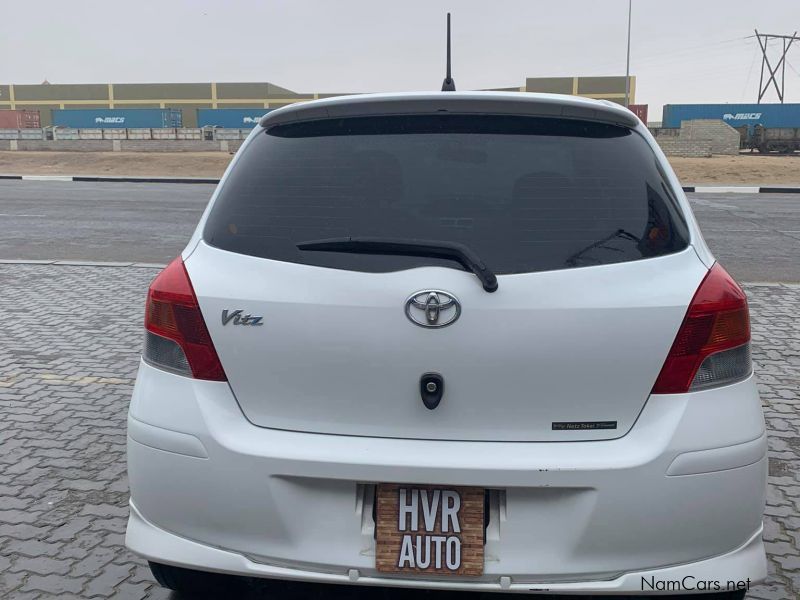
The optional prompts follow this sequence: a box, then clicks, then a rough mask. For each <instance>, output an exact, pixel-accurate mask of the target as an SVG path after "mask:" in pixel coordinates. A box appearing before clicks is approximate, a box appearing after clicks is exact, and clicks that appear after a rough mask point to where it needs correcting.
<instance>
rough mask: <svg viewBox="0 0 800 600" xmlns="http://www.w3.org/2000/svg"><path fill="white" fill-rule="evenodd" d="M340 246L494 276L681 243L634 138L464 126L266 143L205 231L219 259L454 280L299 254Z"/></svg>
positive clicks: (317, 124)
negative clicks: (415, 250) (424, 251)
mask: <svg viewBox="0 0 800 600" xmlns="http://www.w3.org/2000/svg"><path fill="white" fill-rule="evenodd" d="M348 236H369V237H380V238H394V239H396V238H406V239H424V240H446V241H455V242H460V243H462V244H466V245H467V246H469V247H470V248H472V249H473V250H474V251H475V252H477V253H478V255H479V256H480V257H481V258H482V259H483V260H484V261H485V262H486V264H487V265H488V266H489V268H491V269H492V270H494V271H495V272H496V273H498V274H503V273H524V272H532V271H545V270H552V269H563V268H571V267H582V266H591V265H599V264H610V263H618V262H625V261H631V260H638V259H642V258H649V257H653V256H659V255H663V254H669V253H672V252H677V251H679V250H682V249H684V248H685V247H686V246H687V240H688V233H687V229H686V224H685V222H684V220H683V217H682V215H681V213H680V211H679V209H678V207H677V204H676V202H675V199H674V198H673V197H672V196H671V192H670V190H669V187H668V185H667V184H666V183H665V181H664V179H663V177H662V173H661V171H660V169H659V167H658V164H657V162H656V158H655V156H654V154H653V152H652V151H651V150H650V148H649V147H648V145H647V143H646V142H645V140H644V139H643V138H642V137H641V136H640V135H639V134H637V133H635V132H632V131H631V130H629V129H625V128H622V127H617V126H614V125H605V124H598V123H587V122H582V121H574V120H561V119H549V118H531V117H508V116H472V115H470V116H466V115H432V116H429V115H420V116H391V117H365V118H348V119H331V120H322V121H312V122H305V123H294V124H285V125H278V126H275V127H273V128H271V129H269V130H267V131H264V132H261V133H259V134H257V136H256V138H255V139H254V140H252V142H251V143H250V145H249V146H248V147H247V148H246V149H245V151H244V153H243V155H242V156H241V157H240V158H239V161H238V164H237V165H236V167H235V169H234V170H233V171H232V173H231V176H230V177H229V178H228V180H227V181H226V182H225V184H224V185H223V187H222V189H221V190H220V194H219V197H218V198H217V200H216V203H215V204H214V207H213V209H212V211H211V214H210V216H209V219H208V222H207V224H206V227H205V231H204V239H205V240H206V241H207V242H208V243H209V244H211V245H213V246H216V247H218V248H222V249H224V250H229V251H232V252H237V253H241V254H248V255H252V256H258V257H263V258H270V259H275V260H281V261H289V262H295V263H304V264H309V265H318V266H325V267H333V268H339V269H348V270H359V271H372V272H380V271H395V270H400V269H407V268H412V267H418V266H423V265H445V266H449V267H454V268H460V267H459V266H458V265H457V264H455V263H452V262H448V261H446V260H443V259H433V258H420V257H403V256H374V255H355V254H339V253H333V252H310V251H300V250H298V249H297V248H296V244H298V243H300V242H306V241H312V240H320V239H327V238H340V237H348Z"/></svg>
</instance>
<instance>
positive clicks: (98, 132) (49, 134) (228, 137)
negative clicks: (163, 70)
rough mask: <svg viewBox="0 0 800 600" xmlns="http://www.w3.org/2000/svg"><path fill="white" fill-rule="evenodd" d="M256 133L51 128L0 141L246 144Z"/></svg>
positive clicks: (4, 135) (13, 132) (4, 133)
mask: <svg viewBox="0 0 800 600" xmlns="http://www.w3.org/2000/svg"><path fill="white" fill-rule="evenodd" d="M251 131H252V129H224V128H220V127H204V128H175V127H163V128H153V129H143V128H138V129H72V128H68V127H48V128H44V129H0V140H137V141H138V140H205V141H237V140H243V139H245V138H246V137H247V136H248V135H250V132H251Z"/></svg>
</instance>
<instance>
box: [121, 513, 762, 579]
mask: <svg viewBox="0 0 800 600" xmlns="http://www.w3.org/2000/svg"><path fill="white" fill-rule="evenodd" d="M125 541H126V544H127V546H128V548H130V549H131V550H132V551H133V552H136V553H137V554H139V555H141V556H143V557H145V558H147V559H149V560H154V561H157V562H161V563H167V564H175V565H179V566H191V567H193V568H195V569H199V570H201V571H202V570H204V571H215V572H220V573H234V574H237V575H246V576H249V577H268V578H272V579H284V580H290V581H311V582H316V583H330V584H346V585H371V586H382V587H407V586H408V585H409V581H408V579H403V578H399V577H384V576H381V577H374V576H369V575H364V574H362V573H361V572H360V571H359V570H358V569H348V570H347V571H346V572H333V573H332V572H324V571H312V570H308V569H299V568H291V567H282V566H279V565H269V564H264V563H260V562H254V561H252V560H250V559H248V558H247V557H246V556H243V555H241V554H236V553H234V552H228V551H226V550H220V549H219V548H214V547H212V546H208V545H204V544H198V543H197V542H193V541H191V540H187V539H186V538H182V537H179V536H177V535H174V534H172V533H169V532H167V531H164V530H163V529H159V528H158V527H156V526H155V525H153V524H152V523H149V522H148V521H147V520H146V519H145V518H144V517H142V515H141V514H140V513H139V511H138V510H137V509H136V506H135V505H133V504H131V516H130V520H129V521H128V531H127V535H126V538H125ZM156 549H157V551H156ZM766 569H767V565H766V558H765V557H764V545H763V543H762V541H761V529H760V528H759V530H758V531H756V532H755V533H754V534H753V536H752V537H751V538H750V539H749V540H748V541H747V542H746V543H745V544H743V545H742V546H740V547H739V548H736V549H735V550H733V551H732V552H729V553H727V554H724V555H722V556H716V557H714V558H710V559H707V560H701V561H698V562H695V563H692V564H687V565H678V566H674V567H668V568H664V569H652V570H648V571H637V572H634V573H625V574H623V575H620V576H619V577H616V578H614V579H610V580H602V579H601V580H596V581H575V582H561V583H544V584H541V583H535V582H517V581H514V580H513V579H512V578H511V577H500V578H494V580H493V581H480V582H458V581H448V580H438V581H437V580H417V581H414V582H413V584H414V587H419V588H426V589H441V590H445V589H447V590H465V591H484V592H511V593H514V592H516V593H528V592H543V593H544V592H546V593H550V594H565V595H568V594H587V593H590V594H641V593H642V590H643V587H644V589H645V590H648V589H649V587H650V584H649V583H647V582H652V586H653V587H656V586H658V583H657V582H673V583H672V589H671V593H676V592H678V591H683V592H698V593H699V592H700V591H702V588H703V585H704V582H708V581H718V582H720V583H721V584H722V586H725V585H726V584H727V581H728V577H729V575H730V574H731V573H737V574H739V575H738V577H740V578H741V581H743V582H745V583H746V582H747V580H748V579H749V581H750V585H753V584H754V583H755V582H757V581H759V580H761V579H763V578H764V577H765V576H766ZM738 581H739V580H737V582H738ZM643 582H645V583H643ZM676 582H680V584H679V585H680V586H682V588H683V589H682V590H678V589H677V588H676V587H675V585H677V583H676ZM698 588H699V589H698ZM722 589H723V590H724V589H725V588H724V587H723V588H722ZM710 591H714V590H710Z"/></svg>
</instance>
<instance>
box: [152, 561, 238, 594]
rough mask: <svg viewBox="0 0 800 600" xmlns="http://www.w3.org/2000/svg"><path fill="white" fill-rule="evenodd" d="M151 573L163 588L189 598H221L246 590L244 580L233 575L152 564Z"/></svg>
mask: <svg viewBox="0 0 800 600" xmlns="http://www.w3.org/2000/svg"><path fill="white" fill-rule="evenodd" d="M149 564H150V571H152V573H153V577H154V578H155V580H156V581H157V582H158V584H159V585H160V586H162V587H165V588H169V589H171V590H175V591H176V592H179V593H180V594H184V595H186V596H187V597H198V596H209V597H212V596H214V597H220V596H221V595H225V596H228V597H231V594H235V593H236V592H239V591H242V590H243V589H244V587H245V586H244V580H243V579H242V578H241V577H235V576H233V575H222V574H220V573H208V572H206V571H195V570H193V569H184V568H182V567H173V566H172V565H162V564H161V563H155V562H150V563H149Z"/></svg>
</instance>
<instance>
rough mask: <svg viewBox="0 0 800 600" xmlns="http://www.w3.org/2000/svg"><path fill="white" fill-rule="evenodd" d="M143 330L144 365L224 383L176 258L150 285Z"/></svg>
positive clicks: (224, 379) (189, 285)
mask: <svg viewBox="0 0 800 600" xmlns="http://www.w3.org/2000/svg"><path fill="white" fill-rule="evenodd" d="M144 327H145V329H146V330H147V332H146V336H145V344H144V352H143V356H144V359H145V360H146V361H147V362H149V363H151V364H153V365H155V366H157V367H161V368H163V369H166V370H168V371H172V372H174V373H178V374H180V375H186V376H187V377H194V378H195V379H210V380H212V381H227V377H225V371H224V370H223V369H222V363H220V361H219V357H218V356H217V351H216V350H215V349H214V344H213V342H212V341H211V336H210V335H209V334H208V329H207V328H206V323H205V321H204V320H203V315H202V313H201V312H200V306H199V305H198V303H197V296H195V294H194V289H193V288H192V283H191V281H189V274H188V273H187V272H186V267H185V266H184V265H183V260H181V257H180V256H179V257H178V258H176V259H175V260H173V261H172V262H171V263H169V265H167V267H166V268H165V269H164V270H163V271H161V273H159V274H158V276H157V277H156V278H155V279H154V280H153V283H151V284H150V289H149V291H148V292H147V306H146V307H145V316H144Z"/></svg>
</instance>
